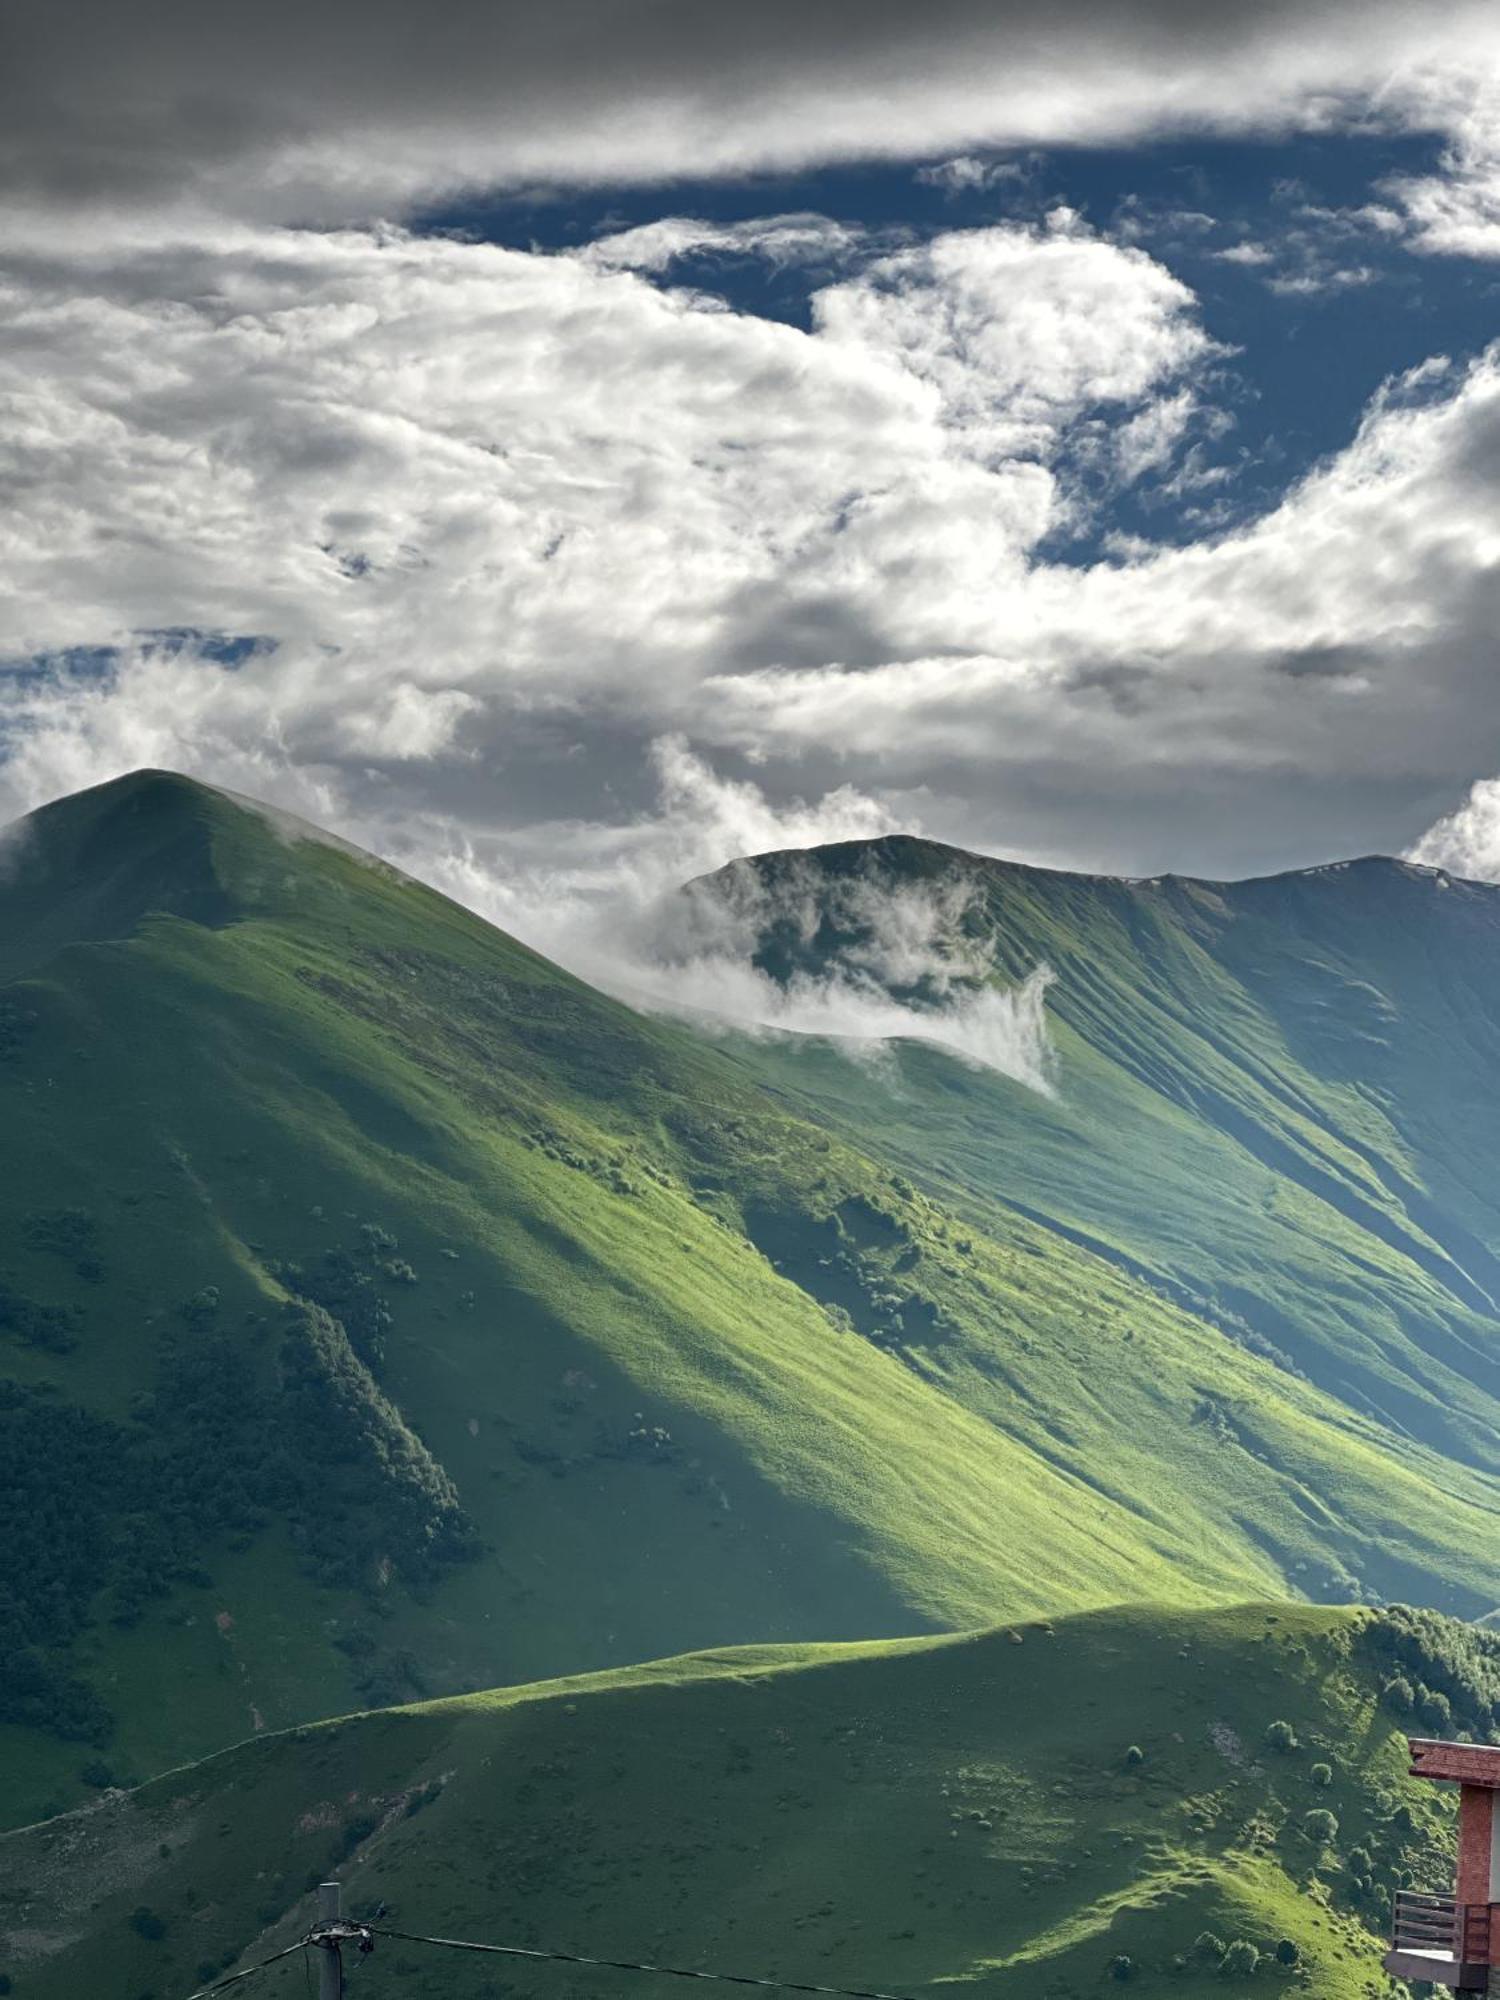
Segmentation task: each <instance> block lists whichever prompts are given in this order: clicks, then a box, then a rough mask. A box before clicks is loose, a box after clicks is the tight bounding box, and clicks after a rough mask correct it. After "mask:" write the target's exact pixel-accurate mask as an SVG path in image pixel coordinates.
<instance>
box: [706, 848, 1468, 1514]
mask: <svg viewBox="0 0 1500 2000" xmlns="http://www.w3.org/2000/svg"><path fill="white" fill-rule="evenodd" d="M752 890H753V898H758V899H759V902H758V907H759V909H760V912H761V915H760V919H759V924H760V928H759V957H760V962H761V964H762V965H763V966H764V967H766V968H767V969H768V970H770V971H771V972H772V973H773V974H775V975H776V976H777V977H779V978H783V979H788V978H793V977H796V976H797V975H799V974H802V975H813V976H817V975H821V974H825V973H826V972H827V971H828V970H829V969H830V967H835V966H838V965H840V964H845V965H847V964H848V963H850V961H851V959H853V960H856V961H857V960H859V958H860V955H861V953H862V952H866V951H867V948H868V946H869V942H870V937H871V929H870V925H869V922H868V921H867V920H866V917H865V915H864V914H863V913H864V912H865V911H866V910H867V909H868V907H869V905H870V899H871V895H872V893H875V894H877V895H878V896H884V897H891V896H902V895H904V896H907V897H911V896H922V895H927V896H930V897H931V898H932V899H933V904H934V907H938V903H939V899H940V898H943V897H946V899H947V901H946V905H945V907H946V908H947V909H948V910H949V911H951V912H956V914H954V915H953V916H952V918H951V921H950V920H945V921H944V923H943V924H941V925H939V927H938V928H939V932H940V935H939V937H938V940H937V947H936V948H937V954H938V957H939V959H940V960H941V959H942V958H943V956H944V955H946V962H947V963H948V964H949V965H957V964H959V963H960V961H961V960H965V959H966V956H967V957H968V958H970V959H972V958H974V957H975V956H976V955H977V960H978V964H979V966H980V967H981V968H982V967H984V966H987V967H988V968H989V969H990V974H991V976H994V977H998V979H999V980H1000V982H1001V983H1002V984H1004V983H1009V982H1014V981H1015V980H1017V979H1019V978H1021V977H1023V976H1025V975H1026V974H1027V973H1029V972H1031V971H1032V970H1033V969H1034V968H1036V967H1037V966H1038V965H1045V966H1047V967H1048V968H1049V969H1050V971H1051V972H1052V974H1053V975H1054V978H1053V982H1052V984H1051V986H1050V987H1049V990H1048V993H1047V1003H1046V1004H1047V1014H1048V1019H1049V1023H1050V1027H1051V1036H1052V1042H1053V1046H1054V1049H1055V1052H1056V1058H1057V1070H1056V1086H1057V1087H1056V1090H1055V1093H1054V1094H1053V1095H1052V1096H1050V1097H1045V1096H1042V1095H1039V1094H1038V1093H1037V1092H1035V1091H1032V1090H1027V1089H1025V1088H1023V1087H1021V1086H1019V1085H1017V1084H1014V1083H1012V1082H1010V1081H1009V1080H1008V1079H1006V1078H1004V1077H1001V1076H998V1075H996V1074H995V1073H994V1072H986V1071H984V1070H981V1069H978V1068H974V1067H967V1068H966V1067H964V1066H963V1065H961V1064H959V1063H956V1062H955V1061H954V1060H953V1059H952V1058H951V1057H950V1056H948V1055H945V1054H943V1053H941V1052H939V1051H936V1050H934V1049H928V1048H923V1047H920V1046H917V1045H909V1046H908V1047H907V1048H906V1049H905V1050H904V1051H903V1053H902V1058H901V1063H900V1070H899V1076H898V1077H894V1078H893V1077H892V1075H891V1074H889V1073H886V1074H880V1073H878V1072H871V1071H869V1070H868V1069H867V1070H866V1071H865V1072H864V1073H863V1074H861V1073H860V1072H859V1071H858V1070H856V1069H854V1068H852V1067H851V1065H849V1064H848V1063H847V1062H843V1061H840V1060H837V1059H836V1058H835V1057H834V1055H833V1054H832V1053H831V1052H830V1051H829V1049H828V1048H827V1047H826V1045H819V1044H817V1043H814V1042H808V1041H797V1040H786V1039H781V1040H778V1041H773V1042H769V1043H764V1044H760V1045H754V1046H750V1045H747V1047H746V1049H745V1055H746V1058H747V1059H748V1060H750V1061H752V1062H754V1063H755V1065H756V1066H757V1067H758V1068H759V1070H760V1071H761V1073H762V1074H763V1075H765V1076H767V1078H768V1081H770V1082H772V1083H773V1084H775V1085H776V1086H777V1087H779V1088H782V1089H784V1090H789V1091H791V1092H794V1093H795V1094H796V1095H797V1096H798V1097H800V1098H802V1099H803V1100H804V1101H805V1102H806V1103H807V1104H809V1105H815V1106H816V1107H817V1110H818V1115H820V1116H824V1117H829V1118H832V1119H834V1120H835V1121H836V1122H837V1123H838V1125H839V1126H840V1127H841V1129H843V1130H844V1131H846V1132H847V1133H849V1134H850V1136H851V1137H854V1138H856V1139H858V1138H860V1137H862V1136H863V1135H865V1134H867V1133H870V1132H875V1131H878V1133H879V1135H880V1141H881V1144H882V1145H883V1146H884V1147H886V1148H887V1149H888V1150H889V1151H890V1152H892V1153H894V1154H895V1155H897V1156H898V1157H901V1158H903V1159H904V1160H905V1161H906V1162H907V1163H908V1167H909V1170H911V1171H912V1172H914V1173H915V1174H919V1175H920V1176H921V1178H922V1179H923V1181H924V1182H926V1183H927V1184H929V1185H930V1186H932V1187H933V1188H934V1189H935V1190H937V1191H939V1192H940V1193H941V1194H942V1196H943V1198H944V1199H946V1200H950V1201H951V1200H959V1201H962V1199H963V1198H964V1195H965V1194H968V1195H970V1196H981V1197H983V1198H984V1199H985V1201H986V1202H989V1201H993V1200H998V1201H1000V1202H1002V1203H1003V1204H1005V1205H1006V1206H1008V1207H1009V1208H1011V1209H1012V1210H1013V1211H1014V1212H1016V1213H1018V1214H1022V1215H1025V1216H1027V1217H1028V1218H1029V1219H1032V1220H1034V1221H1036V1222H1038V1223H1040V1224H1041V1225H1042V1226H1043V1227H1045V1228H1046V1229H1047V1230H1048V1231H1049V1232H1050V1233H1051V1234H1052V1236H1053V1237H1054V1240H1055V1239H1057V1238H1062V1239H1064V1240H1067V1241H1069V1242H1072V1243H1075V1244H1079V1245H1083V1246H1086V1247H1088V1248H1090V1249H1093V1250H1095V1251H1097V1252H1098V1253H1099V1254H1101V1255H1103V1256H1105V1257H1107V1258H1108V1259H1109V1260H1110V1261H1111V1262H1112V1263H1114V1264H1115V1265H1116V1266H1117V1268H1120V1269H1122V1270H1126V1271H1129V1272H1131V1273H1133V1274H1135V1275H1138V1276H1140V1277H1142V1278H1143V1279H1145V1281H1146V1282H1148V1283H1149V1284H1151V1285H1152V1286H1154V1287H1155V1288H1157V1289H1158V1290H1159V1291H1161V1292H1162V1293H1163V1294H1164V1295H1166V1296H1168V1297H1171V1298H1174V1299H1176V1300H1177V1301H1179V1302H1180V1303H1182V1304H1184V1305H1185V1306H1186V1307H1187V1308H1188V1309H1189V1310H1191V1311H1192V1312H1194V1313H1195V1314H1196V1315H1198V1316H1199V1317H1201V1318H1203V1319H1205V1320H1207V1321H1209V1322H1210V1323H1213V1324H1217V1325H1218V1326H1220V1327H1221V1328H1222V1329H1223V1331H1224V1332H1225V1334H1226V1335H1227V1336H1228V1337H1229V1338H1230V1339H1233V1340H1236V1341H1238V1342H1240V1343H1241V1344H1243V1345H1245V1346H1246V1347H1248V1348H1249V1349H1250V1350H1251V1351H1255V1352H1259V1353H1263V1354H1267V1355H1270V1356H1272V1357H1274V1358H1277V1359H1278V1360H1280V1361H1281V1362H1282V1363H1283V1364H1284V1365H1285V1366H1287V1367H1288V1368H1294V1369H1296V1370H1299V1371H1301V1372H1303V1373H1304V1374H1305V1375H1306V1376H1307V1377H1308V1378H1309V1379H1310V1380H1312V1381H1313V1382H1315V1383H1317V1384H1318V1385H1319V1386H1320V1387H1322V1388H1323V1389H1325V1390H1326V1391H1327V1392H1328V1393H1330V1394H1331V1395H1333V1396H1335V1397H1337V1398H1338V1399H1339V1400H1340V1401H1342V1402H1343V1403H1345V1404H1346V1405H1347V1406H1349V1407H1350V1408H1352V1409H1358V1410H1362V1411H1364V1412H1366V1413H1367V1414H1369V1415H1370V1416H1371V1417H1373V1418H1375V1419H1376V1420H1377V1421H1378V1422H1379V1424H1380V1425H1381V1426H1382V1427H1383V1428H1384V1429H1385V1430H1386V1431H1387V1433H1389V1434H1392V1435H1395V1436H1399V1437H1402V1438H1405V1439H1407V1440H1409V1441H1410V1442H1412V1443H1413V1444H1419V1445H1422V1446H1426V1447H1430V1448H1432V1449H1435V1450H1437V1451H1440V1452H1441V1453H1443V1454H1444V1455H1445V1456H1446V1457H1449V1458H1451V1459H1453V1460H1455V1461H1458V1462H1460V1463H1463V1464H1468V1465H1474V1466H1480V1467H1488V1466H1490V1465H1493V1464H1494V1462H1495V1456H1496V1449H1497V1444H1500V1337H1497V1336H1500V1319H1497V1310H1496V1304H1495V1300H1496V1298H1497V1296H1500V1008H1497V1006H1496V1004H1495V998H1494V996H1495V992H1496V977H1497V973H1500V892H1497V891H1496V890H1495V889H1493V888H1491V887H1489V886H1488V885H1483V884H1477V883H1466V882H1459V881H1454V880H1452V879H1450V878H1448V877H1446V876H1443V875H1441V874H1438V873H1435V872H1433V871H1431V870H1422V869H1414V868H1410V867H1407V866H1405V865H1404V864H1401V863H1399V862H1393V861H1379V860H1372V861H1362V862H1355V863H1350V864H1347V865H1342V866H1333V867H1329V868H1324V869H1316V870H1311V871H1309V872H1307V873H1305V874H1301V875H1293V876H1283V877H1277V878H1274V879H1272V880H1269V881H1262V882H1246V883H1231V884H1222V883H1203V882H1193V881H1187V880H1179V879H1176V878H1172V877H1166V878H1164V879H1162V880H1159V881H1151V882H1122V881H1113V880H1109V879H1106V878H1102V877H1089V876H1069V875H1061V874H1051V873H1047V872H1045V871H1040V870H1035V869H1027V868H1021V867H1017V866H1014V865H1011V864H1008V863H1004V862H995V861H988V860H983V859H980V858H977V857H975V856H971V855H966V854H962V853H960V852H958V851H956V850H953V849H949V848H942V847H938V846H935V845H933V844H932V843H928V842H921V841H911V840H900V839H893V840H888V841H880V842H874V843H852V844H850V845H848V846H845V847H838V848H826V849H822V850H819V851H818V852H817V853H816V854H813V855H807V854H785V855H776V856H766V857H762V858H761V859H759V860H757V861H754V862H746V863H741V864H736V866H735V868H733V869H731V870H728V871H725V874H724V875H723V876H722V877H720V878H716V879H715V881H714V883H713V884H712V887H711V891H710V893H713V894H716V895H723V896H725V897H728V898H730V899H731V900H733V901H735V902H737V903H738V904H739V905H740V906H741V907H747V906H748V907H752V908H755V907H757V904H756V902H755V901H754V900H753V898H752V895H751V891H752ZM918 984H919V986H920V982H919V983H918ZM964 984H965V981H964V979H963V978H962V977H960V980H959V986H960V989H962V987H963V986H964ZM915 997H916V998H917V999H918V1000H920V999H921V998H922V994H921V992H920V991H919V990H916V991H915ZM929 997H930V996H929ZM1460 1483H1461V1482H1460Z"/></svg>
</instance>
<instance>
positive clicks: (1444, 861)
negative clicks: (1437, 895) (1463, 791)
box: [1406, 778, 1500, 882]
mask: <svg viewBox="0 0 1500 2000" xmlns="http://www.w3.org/2000/svg"><path fill="white" fill-rule="evenodd" d="M1406 859H1407V860H1408V861H1416V862H1420V863H1422V864H1423V865H1424V866H1425V867H1428V868H1446V869H1447V871H1448V872H1449V874H1450V875H1464V876H1467V877H1468V878H1469V879H1470V880H1471V881H1475V882H1500V778H1481V779H1480V780H1479V781H1478V782H1477V783H1476V784H1474V785H1471V786H1470V788H1469V794H1468V797H1467V798H1466V799H1465V800H1464V801H1463V803H1462V804H1461V805H1459V806H1456V807H1455V808H1454V810H1453V811H1452V812H1450V813H1444V815H1443V817H1442V818H1441V819H1439V820H1437V821H1435V822H1434V823H1433V825H1431V826H1430V827H1428V829H1427V831H1426V832H1425V833H1424V834H1423V835H1422V837H1421V839H1420V840H1417V841H1414V842H1413V843H1412V845H1411V847H1409V848H1408V849H1407V853H1406Z"/></svg>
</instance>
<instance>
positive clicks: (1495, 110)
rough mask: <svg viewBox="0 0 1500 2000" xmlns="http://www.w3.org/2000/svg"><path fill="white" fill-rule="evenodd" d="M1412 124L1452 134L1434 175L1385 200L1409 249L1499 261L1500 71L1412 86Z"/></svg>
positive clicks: (1443, 76) (1452, 74)
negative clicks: (1396, 214) (1403, 231)
mask: <svg viewBox="0 0 1500 2000" xmlns="http://www.w3.org/2000/svg"><path fill="white" fill-rule="evenodd" d="M1404 94H1405V96H1406V97H1407V100H1408V103H1409V109H1408V112H1407V116H1408V117H1409V118H1411V119H1413V120H1417V121H1420V122H1421V123H1423V124H1425V125H1429V126H1431V127H1432V128H1433V129H1435V130H1438V131H1441V132H1446V133H1447V134H1448V144H1447V148H1446V152H1445V154H1444V157H1443V159H1442V161H1441V162H1440V165H1439V169H1438V171H1437V172H1435V173H1425V174H1410V175H1403V176H1400V177H1399V178H1397V179H1395V180H1393V181H1391V182H1390V183H1389V184H1388V185H1387V187H1386V189H1385V193H1386V195H1387V196H1388V197H1389V199H1390V200H1391V201H1392V202H1393V203H1394V204H1395V205H1396V207H1397V209H1399V210H1400V211H1401V215H1402V219H1403V221H1404V226H1405V228H1406V231H1407V241H1408V243H1409V245H1410V247H1411V248H1412V249H1414V250H1417V251H1425V252H1427V253H1429V254H1431V255H1434V256H1450V257H1451V256H1456V257H1476V258H1494V257H1500V71H1497V67H1496V65H1495V64H1494V63H1493V62H1485V61H1483V60H1482V59H1481V60H1480V61H1478V62H1476V63H1474V64H1473V65H1472V66H1470V67H1466V68H1463V69H1458V70H1454V71H1446V70H1443V71H1438V72H1437V73H1435V74H1434V73H1427V74H1422V75H1419V76H1416V77H1413V78H1411V79H1409V80H1408V82H1407V84H1406V86H1405V92H1404Z"/></svg>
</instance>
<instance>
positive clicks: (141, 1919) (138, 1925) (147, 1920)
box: [130, 1903, 167, 1944]
mask: <svg viewBox="0 0 1500 2000" xmlns="http://www.w3.org/2000/svg"><path fill="white" fill-rule="evenodd" d="M130 1928H131V1929H132V1930H133V1931H134V1932H135V1934H136V1936H137V1937H143V1938H149V1939H150V1941H151V1942H152V1943H153V1944H155V1943H157V1942H158V1941H159V1940H160V1939H162V1938H164V1937H165V1936H166V1934H167V1926H166V1920H165V1919H164V1918H162V1917H159V1916H158V1915H157V1914H156V1912H155V1910H150V1909H147V1907H146V1905H145V1904H144V1903H141V1904H139V1905H138V1906H137V1908H135V1909H134V1910H132V1911H131V1913H130Z"/></svg>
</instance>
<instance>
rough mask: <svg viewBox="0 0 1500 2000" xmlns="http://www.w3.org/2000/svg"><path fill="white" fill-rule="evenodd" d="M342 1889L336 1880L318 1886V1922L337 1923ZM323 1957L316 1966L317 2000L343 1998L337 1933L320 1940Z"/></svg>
mask: <svg viewBox="0 0 1500 2000" xmlns="http://www.w3.org/2000/svg"><path fill="white" fill-rule="evenodd" d="M343 1894H344V1892H343V1889H342V1887H341V1885H340V1884H339V1883H337V1882H323V1883H320V1884H319V1886H318V1922H319V1924H320V1925H322V1926H325V1927H326V1926H329V1925H333V1924H337V1923H338V1921H339V1919H340V1917H341V1916H342V1915H343ZM321 1949H322V1953H323V1957H322V1960H321V1962H320V1963H319V1966H318V2000H343V1992H344V1960H343V1955H342V1953H341V1951H340V1948H339V1940H338V1937H337V1935H335V1936H333V1937H329V1938H324V1939H323V1940H322V1941H321Z"/></svg>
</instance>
